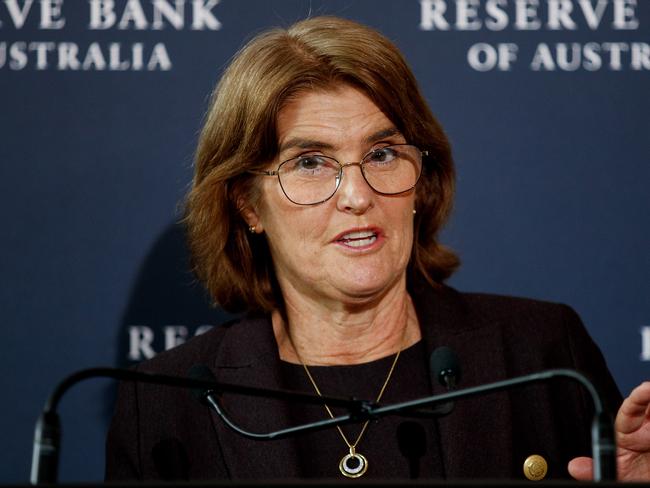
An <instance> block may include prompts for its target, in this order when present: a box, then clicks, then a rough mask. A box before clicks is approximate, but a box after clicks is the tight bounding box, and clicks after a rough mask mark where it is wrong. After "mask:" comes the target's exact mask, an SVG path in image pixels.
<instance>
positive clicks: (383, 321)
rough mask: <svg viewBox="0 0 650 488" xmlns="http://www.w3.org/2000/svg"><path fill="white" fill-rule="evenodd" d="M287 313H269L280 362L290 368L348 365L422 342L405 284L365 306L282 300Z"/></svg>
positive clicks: (381, 356) (371, 359)
mask: <svg viewBox="0 0 650 488" xmlns="http://www.w3.org/2000/svg"><path fill="white" fill-rule="evenodd" d="M285 304H286V315H283V314H281V313H280V312H279V311H277V310H276V311H275V312H273V314H272V320H273V331H274V334H275V339H276V341H277V344H278V349H279V351H280V358H281V359H282V360H284V361H287V362H290V363H295V364H300V363H303V364H307V365H320V366H331V365H349V364H360V363H365V362H370V361H374V360H376V359H380V358H383V357H386V356H389V355H391V354H395V353H396V352H397V351H400V350H402V349H404V348H406V347H409V346H411V345H413V344H415V343H416V342H418V341H419V340H420V339H421V332H420V327H419V324H418V320H417V316H416V313H415V307H414V306H413V303H412V301H411V297H410V296H409V294H408V292H407V291H406V286H405V284H404V286H401V287H398V288H397V289H395V290H391V291H389V292H388V293H387V294H386V295H385V296H383V297H381V298H379V299H378V301H376V302H375V303H368V304H366V305H365V306H363V305H359V304H355V305H354V306H344V305H340V306H338V307H336V308H334V309H333V308H332V307H326V306H324V305H323V304H322V303H319V302H317V301H310V300H305V299H299V300H291V299H287V297H285Z"/></svg>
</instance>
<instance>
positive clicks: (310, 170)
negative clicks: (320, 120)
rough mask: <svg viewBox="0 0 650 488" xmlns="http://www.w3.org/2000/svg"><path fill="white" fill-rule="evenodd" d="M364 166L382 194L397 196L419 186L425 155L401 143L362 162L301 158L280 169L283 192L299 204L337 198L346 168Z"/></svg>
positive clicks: (413, 147) (374, 152)
mask: <svg viewBox="0 0 650 488" xmlns="http://www.w3.org/2000/svg"><path fill="white" fill-rule="evenodd" d="M355 164H356V165H360V166H361V171H362V174H363V177H364V178H365V180H366V182H367V183H368V185H370V187H371V188H372V189H373V190H375V191H376V192H378V193H381V194H385V195H395V194H398V193H403V192H405V191H408V190H410V189H411V188H413V187H414V186H415V184H416V183H417V181H418V178H419V177H420V171H421V170H422V152H421V151H420V150H419V149H418V148H417V147H415V146H411V145H407V144H399V145H394V146H387V147H382V148H379V149H375V150H373V151H372V152H370V153H368V154H367V155H366V156H365V157H364V158H363V159H362V160H361V161H360V162H359V163H348V164H341V163H339V162H338V161H337V160H336V159H334V158H331V157H329V156H323V155H320V154H314V155H306V156H299V157H296V158H293V159H289V160H288V161H285V162H283V163H282V164H281V165H280V167H279V168H278V176H279V179H280V185H281V186H282V190H283V191H284V193H285V195H286V196H287V198H288V199H289V200H291V201H292V202H294V203H297V204H299V205H312V204H315V203H320V202H323V201H325V200H328V199H329V198H331V197H332V195H334V193H335V192H336V190H337V189H338V187H339V184H340V181H341V178H342V175H343V167H345V166H349V165H355Z"/></svg>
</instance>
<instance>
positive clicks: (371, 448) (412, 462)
mask: <svg viewBox="0 0 650 488" xmlns="http://www.w3.org/2000/svg"><path fill="white" fill-rule="evenodd" d="M394 359H395V356H394V355H391V356H389V357H386V358H382V359H378V360H376V361H371V362H369V363H363V364H357V365H352V366H310V367H309V371H310V372H311V374H312V376H313V378H314V381H315V382H316V384H317V385H318V388H319V389H320V391H321V393H322V394H323V395H329V396H339V397H355V398H359V399H363V400H372V401H374V400H376V399H377V395H378V394H379V391H380V390H381V387H382V385H383V383H384V381H385V380H386V377H387V375H388V372H389V370H390V367H391V365H392V363H393V361H394ZM427 364H428V356H427V354H426V352H425V350H424V345H423V343H422V341H420V342H418V343H417V344H415V345H413V346H411V347H409V348H408V349H405V350H404V351H402V353H401V354H400V357H399V359H398V361H397V364H396V365H395V370H394V371H393V375H392V376H391V379H390V382H389V383H388V385H387V387H386V390H385V391H384V395H383V398H382V400H381V402H380V403H381V404H391V403H396V402H401V401H406V400H412V399H415V398H421V397H424V396H427V395H431V393H432V392H431V386H430V380H429V373H428V367H427ZM281 375H282V382H283V387H285V388H287V389H291V390H296V391H304V392H308V393H312V394H313V393H314V387H313V386H312V384H311V382H310V381H309V378H308V377H307V374H306V373H305V370H304V369H303V367H302V366H301V365H295V364H290V363H287V362H282V363H281ZM332 412H333V413H334V415H335V416H336V415H343V414H345V413H346V411H344V410H337V409H336V408H332ZM289 415H290V418H291V423H292V425H298V424H303V423H307V422H314V421H317V420H321V419H326V418H329V414H328V413H327V411H326V410H325V408H324V407H322V406H320V405H294V406H292V407H291V408H290V411H289ZM362 426H363V423H360V424H351V425H344V426H343V427H342V429H343V432H344V433H345V436H346V437H347V439H348V442H350V443H354V442H355V441H356V439H357V437H358V435H359V433H360V432H361V428H362ZM296 441H297V444H298V463H299V469H300V471H301V472H302V475H303V477H305V478H321V479H326V478H334V479H345V478H344V476H343V475H342V474H341V472H340V471H339V462H340V461H341V458H342V457H343V456H345V455H346V454H348V452H349V448H348V446H347V445H346V444H345V442H344V441H343V439H342V438H341V435H340V434H339V432H338V430H337V429H336V428H332V429H328V430H324V431H318V432H311V433H307V434H304V435H302V436H300V437H299V438H298V439H296ZM438 446H439V436H438V429H437V425H436V421H435V420H434V419H431V418H408V417H402V416H389V417H385V418H382V419H380V420H377V421H373V422H371V423H370V425H369V426H368V428H367V429H366V432H365V434H364V435H363V437H362V438H361V441H360V442H359V444H358V445H357V448H356V450H357V452H358V453H360V454H363V455H364V456H365V458H366V459H367V460H368V471H367V472H366V473H365V474H364V475H363V479H370V478H377V479H381V478H405V479H406V478H419V477H423V478H440V477H443V476H442V472H441V470H442V467H441V462H440V458H439V455H438V453H439V448H438Z"/></svg>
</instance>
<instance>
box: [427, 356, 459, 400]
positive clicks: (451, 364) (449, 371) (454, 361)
mask: <svg viewBox="0 0 650 488" xmlns="http://www.w3.org/2000/svg"><path fill="white" fill-rule="evenodd" d="M429 368H430V371H431V373H432V375H433V377H434V378H438V381H439V382H440V384H441V385H442V386H444V387H445V388H447V390H453V389H455V388H456V385H457V384H458V383H459V382H460V362H459V361H458V356H456V353H455V352H454V351H453V350H452V349H451V348H449V347H447V346H440V347H438V348H436V349H435V350H434V351H433V352H432V353H431V359H430V360H429Z"/></svg>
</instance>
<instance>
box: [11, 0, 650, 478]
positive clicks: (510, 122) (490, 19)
mask: <svg viewBox="0 0 650 488" xmlns="http://www.w3.org/2000/svg"><path fill="white" fill-rule="evenodd" d="M317 14H335V15H339V16H344V17H349V18H352V19H355V20H358V21H361V22H364V23H367V24H369V25H372V26H375V27H376V28H378V29H379V30H381V31H382V32H384V33H385V34H386V35H388V36H389V37H390V38H391V39H393V40H394V41H395V42H396V44H397V45H398V46H399V47H400V48H401V49H402V50H403V52H404V53H405V55H406V57H407V59H408V60H409V62H410V63H411V66H412V68H413V70H414V71H415V73H416V75H417V77H418V79H419V80H420V83H421V86H422V88H423V91H424V93H425V94H426V97H427V99H428V101H429V103H430V105H431V107H432V109H433V111H434V113H435V114H436V115H437V116H438V117H439V119H440V121H441V122H442V124H443V126H444V127H445V128H446V130H447V132H448V134H449V137H450V139H451V141H452V144H453V146H454V154H455V159H456V163H457V167H458V197H457V203H456V209H455V212H454V214H453V218H452V221H451V222H450V224H449V226H448V228H447V230H446V231H445V234H444V241H445V242H446V243H447V244H449V245H450V246H451V247H453V248H455V249H456V250H457V251H458V252H459V254H460V256H461V258H462V260H463V266H462V268H461V270H460V271H459V272H458V274H457V275H455V276H454V277H453V279H452V280H451V284H452V285H454V286H456V287H458V288H460V289H463V290H466V291H486V292H493V293H504V294H514V295H524V296H529V297H534V298H539V299H546V300H553V301H560V302H565V303H569V304H570V305H572V306H573V307H574V308H576V310H577V311H578V312H579V313H580V315H581V316H582V318H583V320H584V321H585V323H586V325H587V327H588V329H589V330H590V332H591V334H592V335H593V336H594V338H595V339H596V341H597V342H598V343H599V344H600V345H601V347H602V349H603V351H604V353H605V356H606V358H607V360H608V364H609V366H610V368H611V370H612V372H613V374H614V376H615V377H616V380H617V381H618V384H619V386H620V388H621V390H622V391H623V392H624V393H628V392H629V390H630V389H631V387H632V386H633V385H635V384H636V383H638V382H640V381H641V380H642V379H648V377H650V374H648V372H649V368H648V365H649V364H650V363H649V361H650V279H649V278H648V276H650V225H649V224H650V217H649V216H650V198H649V194H648V182H650V164H649V163H650V158H649V154H650V143H649V141H650V117H649V114H650V90H649V88H650V35H649V34H650V2H648V1H647V0H638V1H635V0H582V1H578V0H523V1H517V2H515V1H514V0H486V1H482V0H481V1H479V0H465V1H461V0H458V1H454V0H422V1H419V2H418V1H416V0H405V1H400V2H395V1H390V0H376V1H354V0H336V1H334V0H332V1H316V0H314V1H306V0H303V1H299V0H273V1H271V0H237V1H235V0H221V1H219V0H198V1H194V2H190V1H184V0H178V1H175V2H173V1H166V0H160V1H152V0H139V1H138V0H130V1H128V2H127V1H125V0H116V1H115V2H111V1H108V0H89V1H88V2H81V1H78V0H67V1H64V0H43V1H39V2H35V1H30V0H6V1H4V2H0V162H1V164H0V185H1V188H2V191H1V192H0V205H1V207H2V208H3V209H4V210H3V212H2V214H3V221H4V224H3V227H4V228H5V231H4V232H3V233H2V235H3V237H2V239H1V240H0V242H1V246H2V248H1V250H2V252H0V307H1V312H2V314H1V319H2V348H3V349H2V354H0V371H1V373H2V374H1V375H0V388H1V391H3V393H4V395H3V401H2V415H0V432H2V434H3V437H4V439H5V446H6V448H5V450H4V451H3V460H2V462H1V463H0V482H25V481H27V479H28V476H29V464H30V457H31V441H32V435H33V425H34V421H35V419H36V417H37V415H38V413H39V411H40V408H41V406H42V404H43V402H44V401H45V399H46V397H47V395H48V394H49V392H50V391H51V389H52V388H53V386H54V385H55V384H56V382H57V381H59V380H60V379H61V378H62V377H64V376H65V375H66V374H68V373H70V372H72V371H74V370H77V369H80V368H84V367H89V366H95V365H122V364H127V363H129V362H132V361H139V360H142V359H144V358H145V357H149V356H151V355H153V354H155V353H156V352H157V351H160V350H162V349H164V348H166V347H171V346H173V345H174V344H177V343H178V342H181V341H183V340H184V339H185V338H187V337H189V336H191V335H193V334H195V333H197V332H200V331H201V330H203V329H204V327H205V326H210V325H215V324H218V323H220V322H222V321H223V320H224V319H225V318H226V315H225V314H223V312H220V311H218V310H213V309H210V308H209V307H208V306H207V305H206V300H205V296H204V295H203V292H202V291H201V289H200V288H199V287H198V286H196V285H195V284H193V281H192V277H191V275H190V274H189V273H188V272H187V266H186V264H187V263H186V260H187V256H186V253H185V249H184V246H183V239H182V230H181V229H179V228H178V227H177V226H175V225H174V223H175V222H176V221H177V220H178V218H179V210H178V209H179V203H180V202H181V200H182V197H183V195H184V193H185V192H186V190H187V188H188V184H189V181H190V179H191V173H192V169H191V165H192V157H193V151H194V147H195V143H196V139H197V131H198V130H199V128H200V126H201V120H202V116H203V113H204V111H205V110H206V107H207V97H208V94H209V93H210V91H211V89H212V87H213V85H214V83H215V82H216V80H218V78H219V75H220V73H221V72H222V70H223V68H224V66H225V65H226V64H227V63H228V61H229V59H230V58H231V56H232V55H233V54H234V53H235V52H236V50H237V49H238V48H239V47H240V46H241V45H242V43H243V42H245V41H246V40H247V39H249V38H250V37H251V36H252V35H254V34H255V33H257V32H259V31H261V30H263V29H265V28H267V27H269V26H275V25H280V26H286V25H288V24H290V23H291V22H293V21H295V20H298V19H301V18H304V17H306V16H308V15H317ZM534 340H535V338H534V337H532V338H531V341H534ZM112 395H113V388H112V387H111V386H110V384H109V383H108V382H107V381H95V382H89V383H86V384H82V385H80V386H79V387H77V388H76V389H74V390H73V391H72V392H71V393H70V394H69V395H68V396H66V397H65V399H64V401H63V402H62V404H61V407H60V411H61V414H62V422H63V428H64V438H63V450H62V458H61V479H62V480H65V481H74V480H99V479H101V478H102V476H103V463H104V461H103V455H104V450H103V445H104V435H105V430H106V426H107V421H108V418H109V415H110V410H111V408H112Z"/></svg>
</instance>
